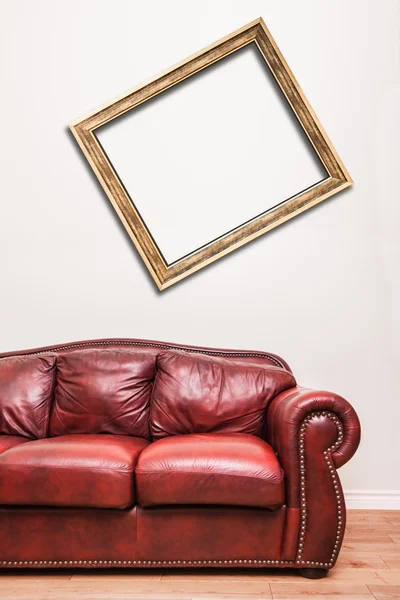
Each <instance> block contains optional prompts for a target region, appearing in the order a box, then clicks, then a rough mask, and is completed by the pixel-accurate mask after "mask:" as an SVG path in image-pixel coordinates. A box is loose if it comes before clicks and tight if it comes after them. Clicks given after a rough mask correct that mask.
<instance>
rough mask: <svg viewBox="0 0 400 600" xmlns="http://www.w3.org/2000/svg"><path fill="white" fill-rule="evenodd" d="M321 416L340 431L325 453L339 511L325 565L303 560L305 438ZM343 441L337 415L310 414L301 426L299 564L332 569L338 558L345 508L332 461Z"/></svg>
mask: <svg viewBox="0 0 400 600" xmlns="http://www.w3.org/2000/svg"><path fill="white" fill-rule="evenodd" d="M321 416H322V417H327V418H328V419H331V420H332V421H333V422H334V423H335V425H336V427H337V429H338V437H337V440H336V442H335V443H334V444H333V445H332V446H330V447H329V448H327V449H326V450H325V452H324V458H325V460H326V463H327V467H328V469H329V473H330V476H331V478H332V483H333V488H334V490H335V496H336V505H337V511H338V522H337V529H336V538H335V545H334V548H333V551H332V556H331V558H330V560H329V562H327V563H326V562H325V563H322V562H317V561H313V560H311V561H310V560H306V561H305V560H303V548H304V543H305V538H306V533H307V497H306V468H305V454H304V438H305V435H306V430H307V426H308V424H309V423H310V421H311V420H312V419H313V418H314V417H321ZM342 441H343V425H342V423H341V422H340V421H339V419H338V418H337V417H336V415H334V414H333V413H331V412H328V411H325V410H324V411H317V412H313V413H310V414H309V415H308V416H307V417H306V418H305V419H304V420H303V422H302V424H301V427H300V439H299V466H300V506H301V526H300V538H299V545H298V549H297V556H296V563H297V564H301V565H307V566H316V567H326V568H330V567H333V564H334V561H335V560H336V558H337V553H338V552H339V545H340V538H341V535H342V529H343V514H344V511H345V508H344V506H343V505H342V498H341V494H340V490H339V486H338V477H337V474H336V468H335V466H334V463H333V461H332V452H334V451H335V450H337V448H338V447H339V446H340V444H341V443H342Z"/></svg>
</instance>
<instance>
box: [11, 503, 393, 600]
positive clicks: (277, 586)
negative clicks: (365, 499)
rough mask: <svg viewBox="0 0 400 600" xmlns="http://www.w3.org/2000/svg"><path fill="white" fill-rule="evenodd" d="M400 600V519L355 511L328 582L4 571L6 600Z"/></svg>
mask: <svg viewBox="0 0 400 600" xmlns="http://www.w3.org/2000/svg"><path fill="white" fill-rule="evenodd" d="M307 597H310V598H313V600H319V599H320V600H334V599H335V600H400V511H367V510H365V511H361V510H358V511H355V510H353V511H348V518H347V527H346V534H345V540H344V544H343V547H342V551H341V554H340V557H339V560H338V563H337V565H336V567H335V568H334V569H332V570H331V571H330V573H329V575H328V577H326V578H325V579H322V580H319V581H310V580H307V579H303V578H301V577H299V576H298V575H297V574H296V573H295V572H294V571H283V570H278V569H269V570H267V569H265V570H259V569H257V570H254V571H252V570H241V571H238V570H227V569H222V570H220V569H218V570H217V569H201V570H194V569H193V570H189V569H187V570H177V571H172V570H170V571H167V570H147V571H146V570H141V571H133V570H128V569H126V570H125V569H123V570H116V571H110V570H102V571H99V570H90V571H82V570H61V571H54V570H53V571H52V570H46V571H44V570H43V571H39V570H36V571H12V570H0V599H1V600H6V599H7V600H8V599H10V600H142V599H143V600H145V599H146V600H153V599H154V600H222V599H224V600H267V599H269V600H271V599H275V600H300V599H301V600H304V598H307Z"/></svg>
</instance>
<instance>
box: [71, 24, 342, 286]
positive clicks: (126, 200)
mask: <svg viewBox="0 0 400 600" xmlns="http://www.w3.org/2000/svg"><path fill="white" fill-rule="evenodd" d="M252 42H254V43H255V44H256V46H257V48H258V50H259V51H260V53H261V55H262V57H263V58H264V60H265V62H266V63H267V65H268V67H269V69H270V71H271V73H272V74H273V76H274V78H275V80H276V82H277V83H278V85H279V87H280V89H281V91H282V93H283V94H284V96H285V97H286V100H287V101H288V103H289V105H290V107H291V109H292V110H293V112H294V114H295V115H296V117H297V119H298V121H299V122H300V124H301V126H302V128H303V130H304V132H305V133H306V135H307V137H308V139H309V141H310V142H311V144H312V146H313V148H314V150H315V152H316V153H317V155H318V157H319V159H320V161H321V163H322V164H323V166H324V168H325V170H326V172H327V174H328V176H327V177H326V178H325V179H323V180H322V181H319V182H318V183H316V184H315V185H313V186H311V187H309V188H307V189H306V190H303V191H301V192H300V193H298V194H297V195H295V196H293V197H291V198H289V199H288V200H285V201H284V202H281V203H280V204H278V205H276V206H274V207H273V208H270V209H268V210H266V211H265V212H264V213H262V214H260V215H258V216H256V217H254V218H253V219H251V220H250V221H247V222H246V223H243V224H241V225H239V226H238V227H236V228H235V229H233V230H231V231H229V232H228V233H225V234H224V235H222V236H221V237H219V238H217V239H215V240H213V241H211V242H209V243H208V244H206V245H204V246H202V247H201V248H198V249H196V250H194V251H193V252H191V253H190V254H188V255H186V256H184V257H183V258H181V259H179V260H177V261H175V262H174V263H172V264H167V262H166V261H165V259H164V257H163V255H162V254H161V252H160V250H159V248H158V247H157V244H156V242H155V240H154V239H153V237H152V235H151V233H150V231H149V230H148V228H147V226H146V224H145V223H144V221H143V219H142V218H141V216H140V214H139V212H138V210H137V209H136V207H135V205H134V203H133V201H132V200H131V198H130V196H129V195H128V192H127V191H126V190H125V188H124V185H123V184H122V182H121V181H120V179H119V177H118V174H117V173H116V172H115V170H114V168H113V166H112V164H111V163H110V161H109V159H108V157H107V155H106V154H105V152H104V151H103V149H102V147H101V145H100V143H99V141H98V140H97V138H96V136H95V134H94V131H95V130H96V129H97V128H98V127H101V126H102V125H104V124H106V123H108V122H109V121H111V120H112V119H115V118H116V117H119V116H120V115H122V114H123V113H125V112H127V111H129V110H131V109H132V108H134V107H135V106H138V105H139V104H141V103H143V102H145V101H146V100H149V99H150V98H152V97H154V96H155V95H157V94H159V93H160V92H163V91H164V90H166V89H168V88H170V87H171V86H173V85H175V84H177V83H179V82H180V81H182V80H184V79H186V78H187V77H190V76H191V75H193V74H195V73H198V72H199V71H200V70H202V69H205V68H206V67H208V66H210V65H212V64H213V63H215V62H216V61H218V60H220V59H222V58H224V57H225V56H227V55H229V54H231V53H232V52H235V51H237V50H239V49H240V48H243V47H244V46H246V45H247V44H250V43H252ZM70 129H71V131H72V133H73V135H74V136H75V138H76V140H77V142H78V144H79V146H80V147H81V149H82V151H83V153H84V155H85V156H86V158H87V160H88V162H89V164H90V165H91V167H92V169H93V171H94V172H95V174H96V176H97V178H98V179H99V181H100V183H101V185H102V187H103V188H104V190H105V192H106V194H107V196H108V198H109V200H110V201H111V203H112V205H113V206H114V208H115V210H116V212H117V213H118V215H119V217H120V219H121V221H122V223H123V224H124V226H125V228H126V230H127V232H128V233H129V235H130V237H131V239H132V241H133V243H134V244H135V246H136V248H137V250H138V252H139V253H140V255H141V257H142V259H143V261H144V262H145V264H146V266H147V268H148V269H149V271H150V273H151V275H152V277H153V279H154V281H155V282H156V284H157V286H158V288H159V289H160V290H163V289H165V288H167V287H168V286H170V285H172V284H174V283H176V282H178V281H179V280H181V279H182V278H184V277H187V276H188V275H190V274H192V273H194V272H195V271H197V270H198V269H201V268H202V267H205V266H206V265H208V264H210V263H211V262H213V261H215V260H217V259H218V258H221V257H222V256H224V255H225V254H227V253H229V252H232V251H233V250H235V249H237V248H239V247H240V246H242V245H243V244H246V243H247V242H250V241H251V240H253V239H255V238H257V237H258V236H260V235H262V234H263V233H266V232H267V231H269V230H270V229H272V228H274V227H277V226H278V225H280V224H282V223H284V222H285V221H287V220H288V219H291V218H292V217H294V216H296V215H298V214H299V213H301V212H303V211H305V210H307V209H308V208H311V207H312V206H314V205H315V204H317V203H319V202H321V201H322V200H325V199H327V198H329V197H330V196H332V195H333V194H336V193H337V192H339V191H341V190H343V189H344V188H346V187H348V186H349V185H351V184H352V183H353V182H352V179H351V177H350V175H349V173H348V172H347V170H346V168H345V166H344V164H343V162H342V161H341V160H340V158H339V156H338V154H337V152H336V150H335V148H334V147H333V145H332V143H331V142H330V140H329V138H328V136H327V135H326V133H325V131H324V129H323V128H322V126H321V124H320V122H319V120H318V118H317V116H316V115H315V113H314V111H313V109H312V108H311V106H310V104H309V102H308V101H307V99H306V97H305V96H304V94H303V92H302V90H301V88H300V86H299V84H298V82H297V81H296V79H295V77H294V75H293V73H292V72H291V70H290V68H289V66H288V64H287V63H286V61H285V59H284V58H283V56H282V54H281V52H280V50H279V48H278V47H277V45H276V43H275V41H274V39H273V38H272V36H271V34H270V32H269V31H268V29H267V27H266V25H265V23H264V21H263V19H262V18H259V19H257V20H255V21H253V22H251V23H249V24H248V25H245V26H244V27H242V28H241V29H239V30H237V31H235V32H233V33H231V34H230V35H228V36H226V37H224V38H222V39H221V40H219V41H218V42H216V43H214V44H212V45H210V46H208V47H207V48H205V49H204V50H201V51H200V52H197V53H196V54H194V55H192V56H190V57H189V58H187V59H186V60H184V61H182V62H180V63H179V64H177V65H174V66H173V67H171V68H170V69H168V70H167V71H165V72H163V73H162V74H160V75H158V76H157V77H155V78H153V79H152V80H150V81H148V82H146V83H144V84H142V85H140V86H139V87H137V88H135V89H133V90H131V91H129V92H128V93H126V94H124V95H123V96H121V97H120V98H118V99H117V100H114V101H113V102H110V103H109V104H107V105H105V106H103V107H101V108H100V109H98V110H96V111H94V112H92V113H90V114H89V115H87V116H85V117H84V118H81V119H79V120H77V121H74V122H73V123H71V124H70Z"/></svg>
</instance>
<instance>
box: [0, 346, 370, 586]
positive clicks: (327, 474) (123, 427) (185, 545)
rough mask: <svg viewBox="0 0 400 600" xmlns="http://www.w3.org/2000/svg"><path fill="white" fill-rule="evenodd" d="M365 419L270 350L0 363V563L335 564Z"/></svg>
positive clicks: (111, 353) (78, 353)
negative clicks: (310, 385) (297, 375)
mask: <svg viewBox="0 0 400 600" xmlns="http://www.w3.org/2000/svg"><path fill="white" fill-rule="evenodd" d="M359 439H360V424H359V421H358V418H357V415H356V413H355V412H354V410H353V408H352V407H351V406H350V404H349V403H348V402H347V401H346V400H344V399H343V398H341V397H340V396H337V395H336V394H332V393H330V392H316V391H312V390H309V389H305V388H301V387H297V385H296V382H295V379H294V377H293V375H292V372H291V370H290V368H289V366H288V365H287V364H286V362H285V361H283V360H282V359H281V358H279V357H278V356H276V355H273V354H267V353H265V352H248V351H238V350H216V349H210V348H198V347H188V346H179V345H173V344H167V343H163V342H151V341H146V340H97V341H88V342H79V343H73V344H66V345H64V346H54V347H47V348H39V349H34V350H26V351H23V352H13V353H9V354H1V355H0V540H1V543H0V566H1V567H7V568H10V567H15V568H21V567H22V568H26V567H38V568H40V567H71V566H73V567H83V568H84V567H91V568H93V567H164V566H171V567H204V566H207V567H210V566H216V567H218V566H224V567H227V566H229V567H267V566H274V567H282V568H286V567H296V568H299V569H300V570H301V574H303V575H306V576H309V577H318V576H321V577H322V576H324V575H325V574H326V573H327V571H328V569H330V568H331V567H333V566H334V564H335V562H336V559H337V556H338V552H339V549H340V546H341V543H342V539H343V533H344V527H345V504H344V499H343V493H342V488H341V485H340V481H339V478H338V475H337V471H336V469H337V468H338V467H340V466H342V465H343V464H344V463H346V462H347V461H348V460H349V459H350V458H351V456H352V455H353V454H354V452H355V451H356V449H357V446H358V443H359Z"/></svg>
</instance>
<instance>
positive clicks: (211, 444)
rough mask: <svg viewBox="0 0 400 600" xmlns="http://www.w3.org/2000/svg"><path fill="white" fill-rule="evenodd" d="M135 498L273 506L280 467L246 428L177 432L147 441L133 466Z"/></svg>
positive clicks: (145, 502) (277, 502) (279, 491)
mask: <svg viewBox="0 0 400 600" xmlns="http://www.w3.org/2000/svg"><path fill="white" fill-rule="evenodd" d="M136 487H137V498H138V503H139V504H140V505H141V506H160V505H163V504H164V505H165V504H226V505H232V506H233V505H239V506H260V507H263V508H270V509H276V508H278V507H280V506H282V504H283V502H284V499H285V491H284V485H283V472H282V469H281V467H280V465H279V463H278V460H277V458H276V456H275V453H274V451H273V450H272V448H271V446H269V445H268V444H267V443H266V442H264V441H263V440H260V439H259V438H257V437H255V436H253V435H249V434H245V433H203V434H201V433H200V434H189V435H179V436H172V437H168V438H164V439H162V440H158V441H157V442H155V443H154V444H150V446H148V447H147V448H146V449H145V450H144V451H143V452H142V453H141V455H140V457H139V460H138V464H137V467H136Z"/></svg>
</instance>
